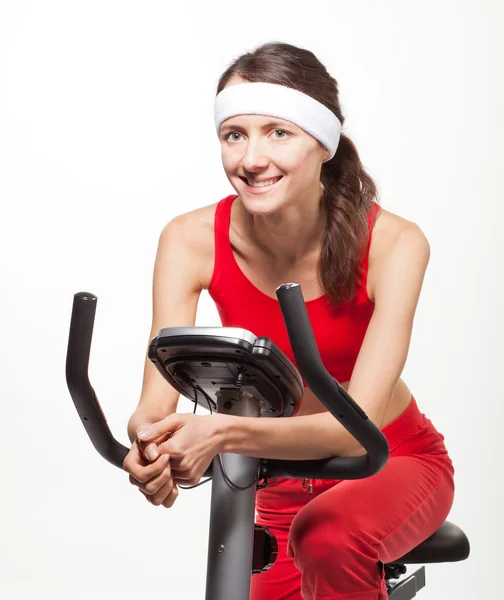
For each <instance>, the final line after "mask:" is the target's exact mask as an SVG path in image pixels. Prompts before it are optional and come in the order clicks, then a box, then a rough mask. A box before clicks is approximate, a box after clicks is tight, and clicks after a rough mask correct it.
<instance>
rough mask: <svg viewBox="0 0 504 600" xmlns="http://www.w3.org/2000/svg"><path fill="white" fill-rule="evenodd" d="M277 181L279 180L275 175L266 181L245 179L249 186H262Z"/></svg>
mask: <svg viewBox="0 0 504 600" xmlns="http://www.w3.org/2000/svg"><path fill="white" fill-rule="evenodd" d="M277 181H280V179H278V178H276V177H275V178H274V179H268V180H267V181H258V182H250V181H248V180H247V183H248V184H249V185H250V187H264V186H266V185H271V184H273V183H276V182H277Z"/></svg>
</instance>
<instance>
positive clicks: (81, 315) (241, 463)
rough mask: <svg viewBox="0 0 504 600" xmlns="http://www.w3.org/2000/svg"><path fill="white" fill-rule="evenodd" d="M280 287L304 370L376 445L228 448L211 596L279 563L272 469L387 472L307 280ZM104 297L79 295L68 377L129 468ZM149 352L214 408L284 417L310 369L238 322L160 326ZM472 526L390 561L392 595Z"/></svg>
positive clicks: (222, 458)
mask: <svg viewBox="0 0 504 600" xmlns="http://www.w3.org/2000/svg"><path fill="white" fill-rule="evenodd" d="M277 297H278V301H279V304H280V308H281V311H282V315H283V318H284V321H285V325H286V328H287V332H288V335H289V339H290V343H291V346H292V349H293V352H294V356H295V358H296V363H297V366H298V368H299V371H300V372H301V374H302V376H303V378H304V380H305V381H306V383H307V385H308V386H309V387H310V389H311V390H312V391H313V392H314V394H315V395H316V396H317V398H318V399H319V400H320V401H321V402H322V403H323V404H324V406H325V407H326V408H327V410H328V411H329V412H331V413H332V415H333V416H334V417H335V418H336V419H337V420H338V421H339V422H340V423H341V424H342V425H343V426H344V427H345V428H346V429H347V430H348V431H349V432H350V433H351V434H352V435H353V436H354V437H355V438H356V439H357V440H358V441H359V443H360V444H361V445H362V446H363V448H364V449H365V450H366V451H367V454H365V455H362V456H356V457H335V458H328V459H323V460H299V461H293V460H272V459H262V458H260V457H250V456H242V455H239V454H231V453H223V454H219V455H217V456H216V457H215V458H214V459H213V462H212V464H211V465H210V467H209V469H207V471H206V473H205V474H204V476H207V477H210V478H211V479H212V484H211V485H212V491H211V508H210V529H209V542H208V562H207V579H206V594H205V599H206V600H249V597H250V581H251V577H252V576H253V575H254V574H256V573H261V572H264V571H266V570H268V569H269V568H271V566H272V565H273V564H274V562H275V559H276V556H277V553H278V546H277V544H276V540H275V538H274V536H273V535H272V534H271V532H270V531H269V530H267V529H266V528H264V527H261V526H258V525H256V524H255V523H254V519H255V498H256V491H257V489H259V488H261V487H264V486H265V485H267V481H268V478H273V477H289V478H299V479H304V478H321V479H360V478H364V477H371V476H372V475H374V474H375V473H377V472H379V471H380V470H381V469H382V468H383V467H384V466H385V464H386V462H387V460H388V457H389V446H388V443H387V440H386V438H385V436H384V435H383V434H382V432H381V431H380V430H379V429H378V428H377V427H376V426H375V425H374V424H373V423H372V422H371V420H370V419H368V417H367V415H366V414H365V412H364V411H363V410H362V409H361V408H360V406H359V405H358V404H357V403H356V402H355V401H354V400H353V399H352V398H351V397H350V395H349V394H348V393H347V392H346V390H345V389H344V388H343V387H341V386H340V385H339V383H338V382H337V381H336V380H335V379H334V378H333V377H331V375H330V374H329V373H328V372H327V371H326V369H325V367H324V366H323V364H322V361H321V359H320V355H319V352H318V349H317V346H316V343H315V339H314V336H313V331H312V329H311V325H310V321H309V318H308V314H307V311H306V307H305V303H304V299H303V296H302V292H301V288H300V286H299V285H298V284H291V283H289V284H284V285H281V286H280V287H279V288H278V289H277ZM96 301H97V298H96V297H95V296H94V295H92V294H87V293H83V292H81V293H78V294H76V295H75V296H74V303H73V310H72V318H71V325H70V333H69V340H68V351H67V362H66V377H67V384H68V388H69V391H70V394H71V397H72V399H73V402H74V404H75V407H76V409H77V412H78V414H79V416H80V418H81V420H82V423H83V425H84V427H85V429H86V431H87V433H88V436H89V438H90V439H91V442H92V443H93V445H94V447H95V449H96V450H97V451H98V452H99V453H100V454H101V456H103V457H104V458H105V459H106V460H107V461H109V462H110V463H112V464H113V465H115V466H116V467H119V468H122V465H123V461H124V459H125V457H126V455H127V454H128V452H129V449H128V448H126V447H125V446H123V445H122V444H120V443H119V442H118V441H117V440H115V439H114V437H113V436H112V434H111V432H110V429H109V427H108V425H107V421H106V418H105V415H104V414H103V412H102V409H101V407H100V404H99V402H98V400H97V398H96V395H95V392H94V390H93V388H92V386H91V384H90V382H89V378H88V363H89V355H90V349H91V338H92V333H93V325H94V318H95V311H96ZM148 354H149V359H150V360H151V361H152V362H153V364H154V365H155V366H156V368H157V369H158V370H159V372H160V373H161V375H162V376H163V377H164V378H165V379H166V380H167V381H168V383H169V384H170V385H172V386H173V387H174V388H175V389H176V390H177V391H178V392H179V393H180V394H182V395H183V396H185V397H186V398H189V399H190V400H192V401H193V402H194V403H195V408H196V405H198V404H199V405H201V406H202V407H204V408H206V409H207V410H210V411H211V412H219V413H225V414H229V415H236V416H246V417H258V418H278V417H289V416H292V415H294V414H295V412H296V407H297V406H298V404H299V402H300V401H301V398H302V394H303V380H302V379H301V375H300V373H299V372H298V370H297V369H296V367H295V366H294V365H293V364H292V362H291V361H290V360H289V359H288V358H287V357H286V356H285V354H284V353H283V352H281V350H280V349H279V348H278V347H277V346H276V345H275V344H274V343H273V342H272V341H271V340H270V339H268V338H267V337H256V336H255V335H253V334H252V333H251V332H249V331H246V330H244V329H239V328H234V327H215V328H212V327H175V328H166V329H161V331H160V332H159V334H158V336H157V337H156V338H154V339H153V340H152V341H151V343H150V346H149V353H148ZM469 551H470V546H469V540H468V539H467V536H466V535H465V534H464V532H463V531H462V530H461V529H460V528H459V527H457V526H456V525H454V524H453V523H450V522H448V521H446V522H445V523H444V524H443V525H442V526H441V527H440V528H439V529H438V530H437V531H436V532H435V533H434V534H433V535H432V536H430V537H429V538H428V539H426V540H425V541H424V542H422V543H421V544H420V545H419V546H417V547H416V548H414V549H413V550H411V551H410V552H408V553H407V554H406V555H405V556H403V557H401V558H399V559H397V560H395V561H394V562H393V563H390V564H385V565H383V566H384V572H385V579H386V583H387V590H388V597H389V598H390V599H392V600H410V599H411V598H414V597H415V596H416V594H417V591H418V590H420V589H421V588H423V587H424V586H425V566H422V567H421V568H419V569H418V570H416V571H415V572H414V573H412V574H411V575H409V576H407V577H404V578H403V579H400V577H401V576H402V575H404V574H405V573H406V565H407V564H415V563H417V564H418V563H420V564H425V563H438V562H454V561H461V560H465V559H466V558H467V557H468V556H469Z"/></svg>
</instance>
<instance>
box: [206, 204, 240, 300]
mask: <svg viewBox="0 0 504 600" xmlns="http://www.w3.org/2000/svg"><path fill="white" fill-rule="evenodd" d="M236 198H237V196H236V195H234V194H231V195H230V196H227V197H226V198H223V199H222V200H220V201H219V202H218V204H217V207H216V209H215V218H214V252H215V257H214V270H213V275H212V279H211V281H210V285H209V287H208V291H209V292H210V293H212V292H213V290H214V288H215V287H216V286H218V284H219V282H222V283H224V281H223V278H226V277H227V278H229V277H230V276H231V274H232V273H233V272H234V269H235V261H234V256H233V250H232V248H231V243H230V241H229V227H230V225H231V207H232V206H233V201H234V200H235V199H236Z"/></svg>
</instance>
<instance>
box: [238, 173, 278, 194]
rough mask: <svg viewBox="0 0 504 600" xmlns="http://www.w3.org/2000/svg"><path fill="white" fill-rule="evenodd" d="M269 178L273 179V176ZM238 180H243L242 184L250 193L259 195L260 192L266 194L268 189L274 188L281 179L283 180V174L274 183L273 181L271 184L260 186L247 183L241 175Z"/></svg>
mask: <svg viewBox="0 0 504 600" xmlns="http://www.w3.org/2000/svg"><path fill="white" fill-rule="evenodd" d="M279 177H280V176H279ZM271 179H273V178H271ZM240 181H242V182H243V185H244V186H245V188H246V190H247V192H249V193H250V194H256V195H261V194H267V193H268V192H269V191H270V190H273V189H274V188H276V187H277V186H278V184H279V183H280V182H281V181H283V175H282V176H281V177H280V179H279V180H278V181H277V182H276V183H273V184H272V185H266V186H262V187H253V186H251V185H249V184H248V183H247V180H246V179H244V178H242V177H240Z"/></svg>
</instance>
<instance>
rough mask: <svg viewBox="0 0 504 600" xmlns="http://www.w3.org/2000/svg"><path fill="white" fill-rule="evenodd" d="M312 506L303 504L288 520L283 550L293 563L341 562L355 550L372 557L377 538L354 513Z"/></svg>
mask: <svg viewBox="0 0 504 600" xmlns="http://www.w3.org/2000/svg"><path fill="white" fill-rule="evenodd" d="M308 508H311V509H312V510H308ZM314 509H315V507H311V504H310V505H307V506H305V507H304V508H303V509H302V510H301V511H299V513H298V514H297V515H296V517H295V518H294V519H293V521H292V525H291V528H290V531H289V539H288V544H287V554H288V556H290V557H291V558H294V559H295V561H296V563H299V564H300V565H306V564H307V563H310V562H316V563H317V564H321V563H332V564H334V563H335V561H336V562H338V563H339V562H341V563H344V562H346V561H347V560H348V558H349V557H350V556H353V555H355V554H357V553H358V554H359V555H361V556H362V555H367V556H370V557H371V556H372V557H376V555H377V550H376V542H377V540H375V539H374V538H373V536H372V535H370V533H369V531H367V530H366V527H365V526H364V525H363V523H362V522H359V519H358V518H356V516H355V515H353V514H349V513H346V514H341V513H339V512H338V511H334V510H331V511H330V512H324V511H322V510H319V511H317V510H314Z"/></svg>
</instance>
